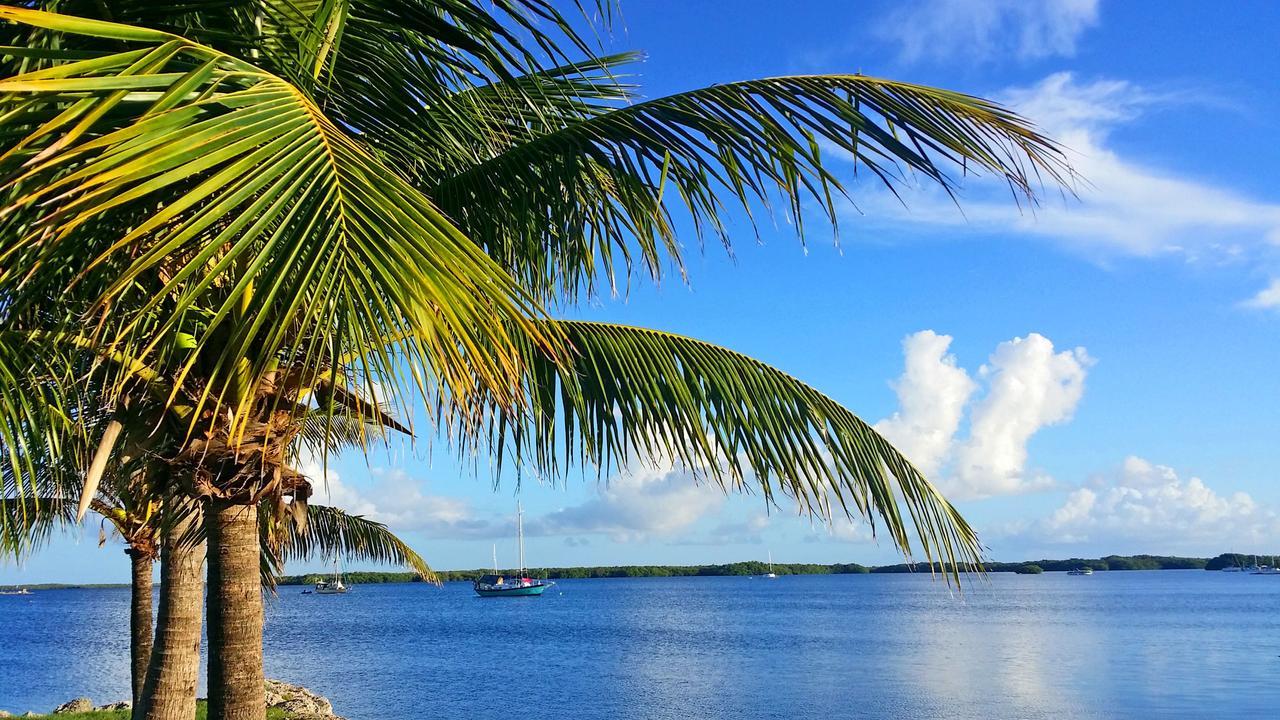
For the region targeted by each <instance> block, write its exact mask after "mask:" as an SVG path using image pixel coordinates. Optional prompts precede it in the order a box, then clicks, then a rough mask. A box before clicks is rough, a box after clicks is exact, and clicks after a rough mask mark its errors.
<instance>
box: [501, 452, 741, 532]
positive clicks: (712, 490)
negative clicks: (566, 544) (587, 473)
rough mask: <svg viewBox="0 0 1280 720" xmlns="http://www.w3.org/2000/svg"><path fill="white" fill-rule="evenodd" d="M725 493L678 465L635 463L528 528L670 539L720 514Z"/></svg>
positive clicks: (538, 530) (542, 517) (531, 530)
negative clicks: (579, 500)
mask: <svg viewBox="0 0 1280 720" xmlns="http://www.w3.org/2000/svg"><path fill="white" fill-rule="evenodd" d="M725 497H726V496H725V493H724V492H723V491H722V490H720V489H719V488H718V487H715V486H713V485H709V484H706V483H697V482H695V481H694V476H693V474H692V473H691V472H689V471H688V470H686V469H684V468H681V467H679V466H677V465H676V464H675V463H661V464H659V465H656V466H653V465H644V464H639V463H634V464H632V465H630V466H628V467H627V468H626V469H624V471H623V472H620V473H618V474H617V475H615V476H614V477H612V478H610V480H609V482H608V483H607V484H605V485H601V486H599V487H598V488H597V490H596V492H595V495H594V496H593V497H591V498H589V499H587V500H586V501H584V502H582V503H580V504H577V505H572V506H569V507H566V508H562V509H560V510H556V511H554V512H551V513H548V514H546V515H543V516H541V517H537V518H533V519H531V520H530V521H529V522H528V523H527V525H526V528H527V530H528V531H529V532H530V533H531V534H536V535H574V536H578V535H606V536H608V537H609V538H611V539H612V540H614V541H615V542H638V541H644V540H649V539H653V538H672V537H675V536H677V535H679V534H680V533H683V532H684V531H686V530H689V529H690V528H692V527H693V526H694V524H696V523H697V522H698V521H699V520H701V519H702V518H704V517H707V516H710V515H713V514H716V513H718V512H719V511H720V509H721V507H723V505H724V503H725Z"/></svg>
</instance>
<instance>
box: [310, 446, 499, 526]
mask: <svg viewBox="0 0 1280 720" xmlns="http://www.w3.org/2000/svg"><path fill="white" fill-rule="evenodd" d="M299 470H300V471H301V472H302V473H303V474H305V475H307V476H308V477H309V478H311V480H312V484H313V485H315V488H316V495H315V496H314V497H313V498H312V502H314V503H317V504H327V505H333V506H335V507H339V508H342V509H343V510H345V511H347V512H349V513H351V514H353V515H361V516H364V517H367V518H369V519H370V520H376V521H377V522H380V523H383V524H385V525H387V526H388V527H390V528H391V529H392V530H393V531H395V532H418V533H421V534H422V535H424V536H426V537H431V538H451V539H480V538H493V537H507V536H510V535H512V534H513V533H514V532H515V525H514V523H513V522H512V521H511V520H510V519H508V518H502V517H498V516H489V515H484V514H481V513H479V512H478V511H477V510H476V509H475V508H474V507H473V506H472V504H471V503H470V502H469V501H468V500H466V499H463V498H458V497H452V496H447V495H434V494H431V493H428V492H425V490H424V489H425V487H426V483H425V482H424V481H422V480H420V479H417V478H414V477H412V476H410V475H409V474H408V473H406V472H405V471H404V470H400V469H392V470H386V469H380V468H378V469H374V470H373V471H372V472H371V480H372V482H371V483H370V484H369V485H367V486H365V487H361V488H359V489H357V488H356V487H354V486H352V485H348V484H346V483H344V482H343V481H342V478H341V477H340V476H339V474H338V473H337V472H336V471H335V470H334V469H333V467H329V469H328V471H327V472H325V470H324V468H322V466H321V465H320V463H319V462H318V461H316V460H315V459H314V458H304V459H303V460H302V462H301V463H300V464H299Z"/></svg>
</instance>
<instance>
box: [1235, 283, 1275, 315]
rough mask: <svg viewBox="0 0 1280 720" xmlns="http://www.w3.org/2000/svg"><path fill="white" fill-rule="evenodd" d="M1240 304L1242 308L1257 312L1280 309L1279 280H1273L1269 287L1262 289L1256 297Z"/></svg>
mask: <svg viewBox="0 0 1280 720" xmlns="http://www.w3.org/2000/svg"><path fill="white" fill-rule="evenodd" d="M1240 304H1241V305H1243V306H1244V307H1247V308H1255V309H1258V310H1275V309H1280V278H1275V279H1274V280H1272V281H1271V284H1270V285H1268V286H1266V287H1264V288H1262V289H1261V290H1259V291H1258V293H1257V294H1256V295H1254V296H1253V297H1251V298H1249V299H1248V300H1245V301H1244V302H1242V303H1240Z"/></svg>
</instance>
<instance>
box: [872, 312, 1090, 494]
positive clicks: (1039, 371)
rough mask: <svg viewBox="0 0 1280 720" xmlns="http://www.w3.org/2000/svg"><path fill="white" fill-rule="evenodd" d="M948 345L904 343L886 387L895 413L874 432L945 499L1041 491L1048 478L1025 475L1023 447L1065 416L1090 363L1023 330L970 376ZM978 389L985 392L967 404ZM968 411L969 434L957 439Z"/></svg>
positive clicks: (927, 338) (930, 340) (1079, 352)
mask: <svg viewBox="0 0 1280 720" xmlns="http://www.w3.org/2000/svg"><path fill="white" fill-rule="evenodd" d="M950 344H951V337H950V336H947V335H939V334H937V333H935V332H933V331H932V330H924V331H921V332H918V333H915V334H913V335H910V336H908V337H907V338H906V339H905V340H903V344H902V346H903V354H904V357H905V365H906V369H905V370H904V372H903V374H902V376H901V377H900V378H899V379H898V380H897V381H896V383H895V384H894V388H895V390H896V391H897V394H898V403H899V410H898V411H897V412H895V413H894V414H893V415H892V416H890V417H889V418H886V419H884V420H881V421H880V422H879V423H877V424H876V429H877V430H879V431H880V432H881V433H883V434H884V435H885V437H887V438H888V439H889V440H890V441H891V442H893V443H894V444H895V446H896V447H898V448H899V449H901V450H902V451H903V452H904V453H906V455H907V457H909V458H911V460H912V462H914V463H915V464H916V466H917V467H919V468H920V469H921V470H922V471H923V472H925V474H926V475H928V476H930V477H933V478H935V479H936V482H937V483H938V485H939V486H940V487H942V489H943V490H944V491H946V492H947V493H949V494H950V496H952V497H955V498H960V499H973V498H981V497H988V496H992V495H1009V494H1015V493H1023V492H1030V491H1034V490H1041V489H1045V488H1046V487H1049V486H1050V485H1051V484H1052V480H1051V479H1050V478H1049V477H1048V476H1047V475H1045V474H1043V473H1039V472H1035V471H1029V470H1028V467H1027V466H1028V459H1027V443H1028V442H1029V441H1030V439H1031V438H1032V436H1034V435H1035V434H1036V433H1037V432H1039V431H1040V430H1041V429H1043V428H1045V427H1048V426H1051V425H1055V424H1058V423H1062V422H1066V421H1067V420H1070V419H1071V416H1072V414H1073V413H1074V412H1075V409H1076V406H1077V405H1078V404H1079V403H1080V399H1081V397H1082V396H1083V394H1084V381H1085V377H1086V375H1087V374H1088V368H1089V366H1090V365H1091V364H1092V362H1093V361H1092V360H1091V359H1090V358H1089V355H1088V353H1087V352H1086V351H1085V350H1084V349H1083V348H1075V349H1070V350H1063V351H1057V350H1056V349H1055V348H1054V346H1053V343H1052V342H1051V341H1050V340H1049V339H1048V338H1046V337H1044V336H1043V335H1040V334H1038V333H1031V334H1029V335H1027V336H1026V337H1021V338H1014V339H1013V340H1009V341H1008V342H1004V343H1001V344H1000V345H999V346H997V347H996V350H995V352H994V353H992V355H991V356H990V358H989V359H988V361H987V363H986V364H984V365H983V366H982V367H981V368H979V370H978V373H977V379H976V380H975V379H974V378H972V377H971V376H970V375H969V373H968V372H967V371H966V370H965V369H964V368H962V367H960V366H959V364H958V363H957V362H956V359H955V357H954V356H953V355H950V354H948V353H947V349H948V348H949V347H950ZM979 388H982V389H984V390H985V392H984V393H983V394H982V396H981V397H980V398H978V399H977V400H974V399H973V398H974V397H975V394H976V393H977V391H978V390H979ZM968 408H971V410H970V412H971V417H970V421H969V426H968V434H967V436H966V437H964V438H963V439H958V438H957V433H958V431H959V429H960V426H961V423H962V420H963V416H964V413H965V411H966V409H968Z"/></svg>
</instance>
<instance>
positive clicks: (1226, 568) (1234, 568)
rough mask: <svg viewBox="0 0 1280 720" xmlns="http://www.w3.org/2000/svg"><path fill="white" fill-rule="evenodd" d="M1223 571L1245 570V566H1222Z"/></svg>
mask: <svg viewBox="0 0 1280 720" xmlns="http://www.w3.org/2000/svg"><path fill="white" fill-rule="evenodd" d="M1222 572H1244V568H1242V567H1240V566H1239V565H1228V566H1226V567H1224V568H1222Z"/></svg>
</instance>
